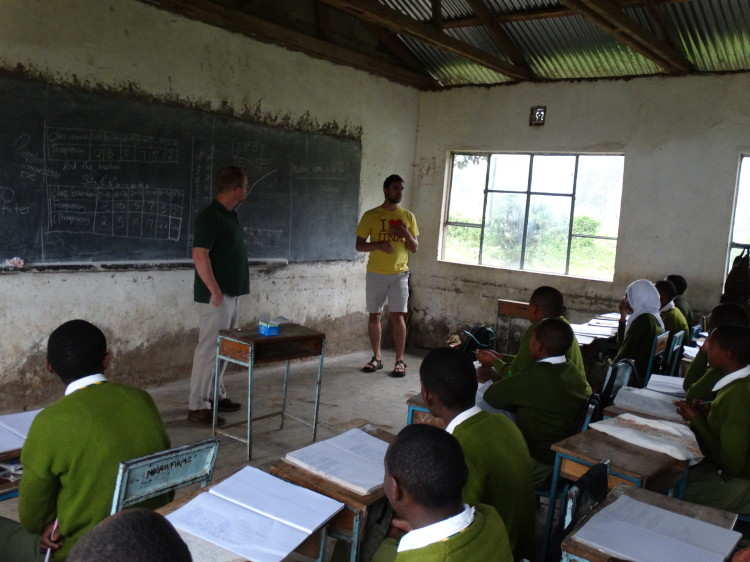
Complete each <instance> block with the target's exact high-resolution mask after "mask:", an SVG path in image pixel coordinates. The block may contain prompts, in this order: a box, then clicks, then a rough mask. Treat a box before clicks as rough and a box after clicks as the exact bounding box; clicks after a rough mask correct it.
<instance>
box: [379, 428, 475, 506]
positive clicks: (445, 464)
mask: <svg viewBox="0 0 750 562" xmlns="http://www.w3.org/2000/svg"><path fill="white" fill-rule="evenodd" d="M385 463H386V466H387V467H388V473H389V474H390V475H391V476H392V477H393V478H395V479H396V480H397V481H398V483H399V485H400V486H401V488H403V489H404V490H405V491H406V492H408V493H409V495H410V496H411V497H412V498H413V499H414V501H416V502H417V503H419V504H420V505H422V506H424V507H426V508H428V509H438V508H441V507H448V506H452V505H455V504H456V503H459V504H460V503H461V493H462V490H463V487H464V485H465V484H466V480H467V479H468V476H469V470H468V468H466V462H465V461H464V453H463V451H462V450H461V445H460V444H459V442H458V440H457V439H456V438H455V437H453V435H451V434H450V433H448V432H447V431H445V430H444V429H440V428H438V427H435V426H433V425H425V424H419V423H417V424H412V425H407V426H406V427H405V428H404V429H402V430H401V431H400V432H399V434H398V435H397V436H396V440H395V441H394V442H393V443H392V444H391V446H390V447H388V451H387V452H386V454H385Z"/></svg>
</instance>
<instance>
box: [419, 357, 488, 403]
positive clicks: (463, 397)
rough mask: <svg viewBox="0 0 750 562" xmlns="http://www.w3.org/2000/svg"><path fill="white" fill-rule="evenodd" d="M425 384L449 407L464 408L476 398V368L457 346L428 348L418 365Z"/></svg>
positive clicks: (420, 376)
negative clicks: (430, 349) (429, 349)
mask: <svg viewBox="0 0 750 562" xmlns="http://www.w3.org/2000/svg"><path fill="white" fill-rule="evenodd" d="M419 378H420V379H421V380H422V384H423V385H424V387H425V388H426V389H427V390H429V391H430V392H432V393H433V394H435V396H437V398H438V400H440V402H441V403H442V404H443V406H445V407H446V408H449V409H451V410H455V409H460V410H462V411H463V410H467V409H469V408H471V407H472V406H473V405H474V403H475V401H476V394H477V371H476V369H475V367H474V363H473V362H472V360H471V359H470V358H469V356H468V355H466V354H465V353H464V352H463V351H461V350H460V349H458V348H450V347H441V348H438V349H434V350H432V351H430V352H429V353H428V354H427V356H426V357H425V358H424V359H423V360H422V364H421V365H420V367H419Z"/></svg>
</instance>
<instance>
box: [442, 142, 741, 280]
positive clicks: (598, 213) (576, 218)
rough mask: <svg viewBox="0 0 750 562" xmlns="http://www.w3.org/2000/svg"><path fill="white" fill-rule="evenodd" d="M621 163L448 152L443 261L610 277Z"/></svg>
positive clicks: (603, 158)
mask: <svg viewBox="0 0 750 562" xmlns="http://www.w3.org/2000/svg"><path fill="white" fill-rule="evenodd" d="M623 166H624V157H623V156H619V155H589V154H477V153H472V154H469V153H457V154H453V155H452V158H451V178H450V192H449V198H448V209H447V214H446V219H445V221H444V223H443V247H442V252H441V258H442V259H443V260H445V261H451V262H458V263H468V264H476V265H486V266H493V267H503V268H508V269H521V270H530V271H539V272H545V273H556V274H562V275H573V276H577V277H589V278H593V279H605V280H612V278H613V276H614V268H615V252H616V249H617V229H618V225H619V222H620V198H621V195H622V174H623ZM749 167H750V166H749ZM748 173H749V174H750V170H748Z"/></svg>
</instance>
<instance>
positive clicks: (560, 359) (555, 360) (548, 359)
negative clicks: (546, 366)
mask: <svg viewBox="0 0 750 562" xmlns="http://www.w3.org/2000/svg"><path fill="white" fill-rule="evenodd" d="M567 360H568V358H567V357H565V356H564V355H555V356H554V357H545V358H544V359H540V360H539V361H537V363H552V364H553V365H557V364H558V363H565V362H566V361H567Z"/></svg>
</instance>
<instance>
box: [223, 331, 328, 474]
mask: <svg viewBox="0 0 750 562" xmlns="http://www.w3.org/2000/svg"><path fill="white" fill-rule="evenodd" d="M289 332H292V333H291V334H290V333H289ZM325 339H326V338H325V334H323V333H322V332H317V331H315V330H312V329H310V328H306V327H304V326H300V325H299V324H282V325H281V326H280V331H279V335H278V336H263V335H261V334H258V333H257V331H248V330H221V331H220V332H219V336H218V338H217V340H216V368H215V371H214V404H218V402H219V384H218V383H219V374H220V373H221V370H220V369H221V361H227V362H229V363H234V364H235V365H241V366H243V367H247V422H244V421H243V422H238V423H234V424H227V425H224V426H222V427H223V428H224V429H228V428H230V427H234V426H237V425H241V424H244V423H247V434H246V437H245V438H243V437H240V436H237V435H235V434H232V433H229V432H227V431H223V430H219V429H217V427H216V418H217V417H218V413H217V412H218V408H217V407H214V408H213V424H212V427H213V435H217V434H220V435H224V436H226V437H229V438H231V439H235V440H237V441H241V442H243V443H246V444H247V460H248V461H249V460H251V459H252V453H253V421H255V420H261V419H265V418H270V417H273V416H281V424H280V426H279V427H280V429H283V428H284V419H285V417H288V418H291V419H293V420H295V421H298V422H300V423H302V424H304V425H307V426H310V427H312V440H313V441H315V438H316V437H317V432H318V410H319V407H320V389H321V384H322V382H323V356H324V355H325ZM289 343H292V344H300V343H302V345H296V346H295V347H293V349H292V350H289V349H287V350H284V349H283V348H284V344H289ZM305 346H306V347H305ZM266 347H267V348H269V349H270V352H269V353H267V354H266V357H261V358H260V359H257V358H256V355H258V354H259V352H260V350H261V349H263V348H266ZM227 348H229V351H235V354H234V355H228V354H227V353H225V351H228V349H227ZM274 348H276V349H274ZM244 354H247V359H244V358H243V356H244ZM315 356H317V357H318V375H317V378H316V381H315V408H314V412H313V419H312V422H310V421H308V420H305V419H302V418H299V417H297V416H294V415H292V414H290V413H288V412H287V411H286V402H287V389H288V381H289V363H290V361H291V360H292V359H301V358H304V357H315ZM275 361H286V368H285V369H284V388H283V395H282V402H281V410H279V411H276V412H271V413H270V414H265V415H263V416H258V417H255V418H254V417H253V374H254V371H255V363H256V362H259V363H270V362H275Z"/></svg>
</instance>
